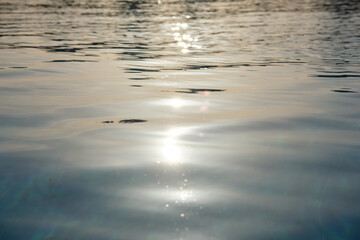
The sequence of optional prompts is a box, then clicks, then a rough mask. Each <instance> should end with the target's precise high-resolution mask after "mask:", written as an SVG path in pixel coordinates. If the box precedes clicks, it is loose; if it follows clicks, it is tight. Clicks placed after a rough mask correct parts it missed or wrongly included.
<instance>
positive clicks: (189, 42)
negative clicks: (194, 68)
mask: <svg viewBox="0 0 360 240" xmlns="http://www.w3.org/2000/svg"><path fill="white" fill-rule="evenodd" d="M186 18H189V17H188V16H186ZM188 27H189V25H188V24H187V23H181V22H178V23H176V24H175V25H174V26H173V27H172V28H171V30H172V31H173V34H172V35H173V37H174V40H175V41H177V45H178V46H179V47H180V48H181V52H182V53H184V54H186V53H189V52H190V49H201V48H202V47H201V46H200V45H199V44H196V42H198V41H199V39H198V38H197V37H193V36H191V34H188V33H187V32H186V30H187V29H188Z"/></svg>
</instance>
